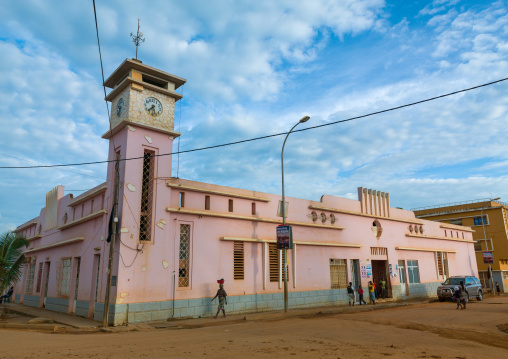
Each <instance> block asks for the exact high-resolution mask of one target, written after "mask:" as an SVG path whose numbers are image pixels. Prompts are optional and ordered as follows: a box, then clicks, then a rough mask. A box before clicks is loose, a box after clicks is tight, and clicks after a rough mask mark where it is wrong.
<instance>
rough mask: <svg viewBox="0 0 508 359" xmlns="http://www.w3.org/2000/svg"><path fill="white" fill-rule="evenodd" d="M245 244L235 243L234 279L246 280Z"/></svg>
mask: <svg viewBox="0 0 508 359" xmlns="http://www.w3.org/2000/svg"><path fill="white" fill-rule="evenodd" d="M243 246H244V243H243V242H233V279H236V280H243V279H245V269H244V268H245V266H244V251H243Z"/></svg>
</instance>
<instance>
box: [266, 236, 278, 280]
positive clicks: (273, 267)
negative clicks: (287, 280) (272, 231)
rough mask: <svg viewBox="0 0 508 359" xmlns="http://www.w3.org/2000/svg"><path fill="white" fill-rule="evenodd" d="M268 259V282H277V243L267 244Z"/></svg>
mask: <svg viewBox="0 0 508 359" xmlns="http://www.w3.org/2000/svg"><path fill="white" fill-rule="evenodd" d="M268 257H269V262H270V282H278V281H279V251H278V250H277V243H268Z"/></svg>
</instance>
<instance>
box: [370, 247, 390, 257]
mask: <svg viewBox="0 0 508 359" xmlns="http://www.w3.org/2000/svg"><path fill="white" fill-rule="evenodd" d="M370 254H371V255H372V256H386V255H388V250H387V249H386V247H370Z"/></svg>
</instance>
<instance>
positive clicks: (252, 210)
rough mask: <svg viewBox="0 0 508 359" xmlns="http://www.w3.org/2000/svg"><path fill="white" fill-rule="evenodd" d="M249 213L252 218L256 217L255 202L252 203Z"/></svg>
mask: <svg viewBox="0 0 508 359" xmlns="http://www.w3.org/2000/svg"><path fill="white" fill-rule="evenodd" d="M251 213H252V215H253V216H255V215H256V202H252V208H251Z"/></svg>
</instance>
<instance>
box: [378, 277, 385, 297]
mask: <svg viewBox="0 0 508 359" xmlns="http://www.w3.org/2000/svg"><path fill="white" fill-rule="evenodd" d="M379 286H380V287H381V297H382V298H383V299H386V281H385V278H384V277H383V278H381V280H380V281H379Z"/></svg>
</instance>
